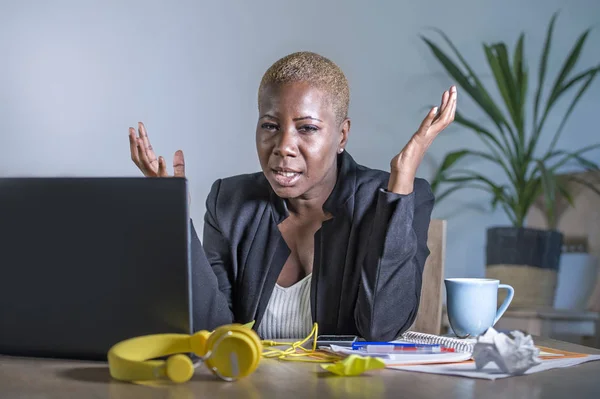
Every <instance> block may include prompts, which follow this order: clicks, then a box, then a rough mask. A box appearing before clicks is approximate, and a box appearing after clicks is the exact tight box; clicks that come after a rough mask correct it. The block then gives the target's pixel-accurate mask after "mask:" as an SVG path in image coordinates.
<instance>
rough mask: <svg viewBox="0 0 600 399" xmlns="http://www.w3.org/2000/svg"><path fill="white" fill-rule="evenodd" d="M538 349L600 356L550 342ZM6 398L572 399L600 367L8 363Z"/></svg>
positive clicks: (592, 385) (596, 393)
mask: <svg viewBox="0 0 600 399" xmlns="http://www.w3.org/2000/svg"><path fill="white" fill-rule="evenodd" d="M535 341H536V343H537V344H538V345H544V346H548V347H553V348H557V349H564V350H569V351H576V352H577V351H578V352H582V353H592V354H600V351H599V350H596V349H593V348H588V347H583V346H578V345H573V344H568V343H565V342H559V341H554V340H548V339H543V338H538V339H535ZM0 397H1V398H3V399H16V398H36V399H40V398H86V399H95V398H111V399H117V398H119V399H120V398H130V399H135V398H148V399H152V398H169V399H180V398H181V399H188V398H229V397H235V398H280V397H283V398H314V397H319V398H328V397H331V398H359V397H368V398H372V399H378V398H398V397H407V398H436V399H439V398H486V399H492V398H529V399H535V398H565V397H578V398H579V397H582V398H583V397H596V398H598V397H600V361H596V362H589V363H586V364H582V365H579V366H575V367H571V368H565V369H555V370H549V371H544V372H541V373H537V374H532V375H528V376H521V377H511V378H506V379H501V380H496V381H487V380H475V379H470V378H463V377H453V376H443V375H435V374H424V373H411V372H404V371H396V370H379V371H376V372H371V373H370V374H369V375H362V376H357V377H338V376H334V375H330V374H328V373H325V372H324V371H323V370H322V369H321V368H320V367H319V366H318V365H315V364H308V363H299V362H286V361H277V360H271V359H269V360H264V361H263V362H262V363H261V365H260V367H259V369H258V370H257V371H256V372H255V373H254V374H253V375H251V376H249V377H247V378H244V379H241V380H239V381H236V382H233V383H228V382H223V381H220V380H218V379H217V378H216V377H214V376H213V375H211V374H210V373H209V372H208V371H207V370H206V369H201V368H200V369H198V371H197V372H196V375H195V376H194V378H193V379H192V380H191V381H189V382H188V383H186V384H181V385H162V386H160V385H159V386H154V387H148V386H142V385H135V384H129V383H122V382H117V381H113V380H111V378H110V376H109V374H108V368H107V365H106V363H102V362H78V361H66V360H52V359H31V358H15V357H5V356H0Z"/></svg>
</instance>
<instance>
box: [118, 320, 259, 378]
mask: <svg viewBox="0 0 600 399" xmlns="http://www.w3.org/2000/svg"><path fill="white" fill-rule="evenodd" d="M184 353H193V354H195V355H196V356H198V357H199V358H200V360H199V361H200V362H203V363H205V364H206V365H207V366H208V367H209V368H210V369H211V371H212V372H213V373H214V374H215V375H217V376H218V377H219V378H221V379H223V380H226V381H233V380H235V379H237V378H241V377H244V376H247V375H249V374H251V373H252V372H254V370H256V368H257V367H258V364H259V362H260V358H261V355H262V343H261V341H260V339H259V337H258V335H257V334H256V332H254V331H253V330H252V329H250V328H247V327H244V326H242V325H240V324H228V325H224V326H221V327H219V328H217V329H216V330H215V331H213V332H212V333H210V332H208V331H204V330H203V331H199V332H197V333H195V334H193V335H187V334H153V335H145V336H141V337H136V338H130V339H127V340H125V341H121V342H119V343H117V344H115V345H114V346H113V347H112V348H111V349H110V350H109V352H108V365H109V371H110V375H111V376H112V377H113V378H115V379H117V380H121V381H146V380H154V379H158V378H161V377H167V378H169V379H170V380H171V381H173V382H178V383H181V382H186V381H188V380H189V379H190V378H192V376H193V375H194V368H195V367H196V366H197V365H199V363H197V364H196V366H195V365H194V364H193V363H192V361H191V359H190V358H189V357H188V356H186V355H184ZM164 356H169V357H168V359H167V360H166V361H164V360H156V359H157V358H160V357H164Z"/></svg>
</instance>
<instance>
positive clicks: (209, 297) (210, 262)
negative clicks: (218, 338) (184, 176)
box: [191, 180, 234, 331]
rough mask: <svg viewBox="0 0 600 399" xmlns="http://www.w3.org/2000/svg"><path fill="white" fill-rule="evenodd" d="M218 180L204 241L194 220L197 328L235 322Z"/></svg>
mask: <svg viewBox="0 0 600 399" xmlns="http://www.w3.org/2000/svg"><path fill="white" fill-rule="evenodd" d="M219 186H220V180H217V181H216V182H215V183H214V184H213V186H212V188H211V191H210V193H209V195H208V198H207V200H206V214H205V216H204V236H203V244H202V243H201V242H200V239H199V238H198V234H197V233H196V230H195V228H194V225H193V222H192V223H191V267H192V273H191V280H192V281H191V285H192V312H193V329H194V331H199V330H209V331H212V330H214V329H215V328H217V327H219V326H222V325H224V324H229V323H232V322H233V319H234V317H233V312H232V297H231V281H230V279H229V275H230V271H231V255H230V252H229V245H228V241H227V239H226V238H225V237H224V236H223V233H222V232H221V230H220V228H219V224H218V219H217V215H216V213H217V207H216V203H217V198H218V193H219Z"/></svg>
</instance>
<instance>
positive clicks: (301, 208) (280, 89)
mask: <svg viewBox="0 0 600 399" xmlns="http://www.w3.org/2000/svg"><path fill="white" fill-rule="evenodd" d="M348 104H349V89H348V84H347V81H346V78H345V76H344V74H343V73H342V71H341V70H340V69H339V68H338V67H337V65H335V64H334V63H333V62H331V61H330V60H328V59H326V58H324V57H322V56H320V55H318V54H314V53H310V52H299V53H294V54H290V55H288V56H286V57H284V58H282V59H280V60H279V61H277V62H276V63H275V64H273V65H272V66H271V67H270V68H269V69H268V70H267V72H266V73H265V75H264V77H263V79H262V81H261V84H260V87H259V91H258V110H259V118H258V123H257V126H256V147H257V151H258V157H259V160H260V164H261V168H262V172H259V173H254V174H245V175H239V176H233V177H228V178H224V179H219V180H217V181H216V182H215V183H214V184H213V186H212V188H211V191H210V193H209V195H208V198H207V200H206V215H205V218H204V237H203V240H202V244H201V243H200V240H199V238H198V236H197V235H196V232H195V229H194V228H193V226H192V239H193V242H192V268H193V276H192V278H193V281H192V286H193V290H192V291H193V309H194V329H195V330H198V329H209V330H212V329H214V328H215V327H217V326H219V325H223V324H228V323H232V322H238V323H247V322H250V321H253V320H254V321H255V325H254V328H255V329H256V330H257V332H258V333H259V335H261V336H262V338H264V339H276V338H300V337H304V336H306V335H308V334H309V332H310V330H311V327H312V323H313V321H316V322H318V324H319V331H320V333H323V334H352V335H358V336H361V337H364V338H366V339H368V340H389V339H394V338H396V337H398V336H399V335H400V334H401V333H402V332H404V331H405V330H406V329H408V328H409V327H410V325H411V324H412V323H413V321H414V319H415V317H416V314H417V310H418V305H419V298H420V293H421V278H422V273H423V267H424V264H425V260H426V258H427V256H428V255H429V250H428V248H427V232H428V228H429V221H430V217H431V212H432V208H433V203H434V197H433V194H432V192H431V189H430V186H429V184H428V183H427V182H426V181H425V180H423V179H420V178H416V177H415V175H416V171H417V168H418V166H419V164H420V163H421V160H422V159H423V155H424V154H425V151H426V150H427V149H428V147H429V146H430V144H431V142H432V141H433V139H434V138H435V137H436V136H437V135H438V134H439V133H440V132H441V131H442V130H443V129H444V128H445V127H446V126H448V124H449V123H450V122H451V121H452V120H453V118H454V113H455V109H456V88H455V87H452V88H450V90H449V91H447V92H444V94H443V96H442V101H441V106H440V108H439V112H438V109H437V108H438V107H434V108H433V109H431V111H430V112H429V113H428V115H427V116H426V117H425V119H424V120H423V122H422V124H421V126H420V127H419V129H418V131H417V132H416V133H415V134H414V135H413V136H412V138H411V139H410V140H409V142H408V143H407V144H406V146H405V147H404V148H403V149H402V151H400V153H399V154H398V155H396V156H395V157H394V158H393V159H392V161H391V163H390V172H389V173H386V172H383V171H379V170H373V169H369V168H366V167H364V166H362V165H359V164H357V163H356V162H355V161H354V160H353V158H352V157H351V156H350V155H349V154H348V153H347V152H346V151H345V147H346V144H347V141H348V134H349V132H350V119H349V118H348V115H347V112H348ZM138 133H139V136H138ZM129 138H130V146H131V156H132V160H133V161H134V163H135V164H136V165H137V166H138V167H139V168H140V170H141V171H142V172H143V173H144V175H145V176H168V173H167V168H166V162H165V160H164V158H163V157H158V158H157V157H156V155H155V153H154V151H153V150H152V147H151V145H150V142H149V139H148V135H147V133H146V130H145V127H144V125H143V124H142V123H140V124H139V126H138V132H137V133H136V130H135V129H134V128H130V129H129ZM173 166H174V176H176V177H184V176H185V164H184V157H183V153H182V152H181V151H177V152H176V153H175V157H174V162H173Z"/></svg>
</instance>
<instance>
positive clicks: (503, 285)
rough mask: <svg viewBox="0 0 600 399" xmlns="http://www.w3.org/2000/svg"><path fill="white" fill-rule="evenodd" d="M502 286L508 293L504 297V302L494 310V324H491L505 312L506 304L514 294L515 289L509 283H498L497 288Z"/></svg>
mask: <svg viewBox="0 0 600 399" xmlns="http://www.w3.org/2000/svg"><path fill="white" fill-rule="evenodd" d="M502 288H504V289H506V290H507V291H508V295H506V298H504V302H503V303H502V305H501V306H500V308H499V309H498V311H497V312H496V318H495V319H494V324H492V326H494V325H496V322H498V320H500V318H501V317H502V315H503V314H504V312H506V309H508V305H510V303H511V302H512V299H513V296H515V289H514V288H513V287H511V286H510V285H508V284H499V285H498V289H502Z"/></svg>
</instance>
